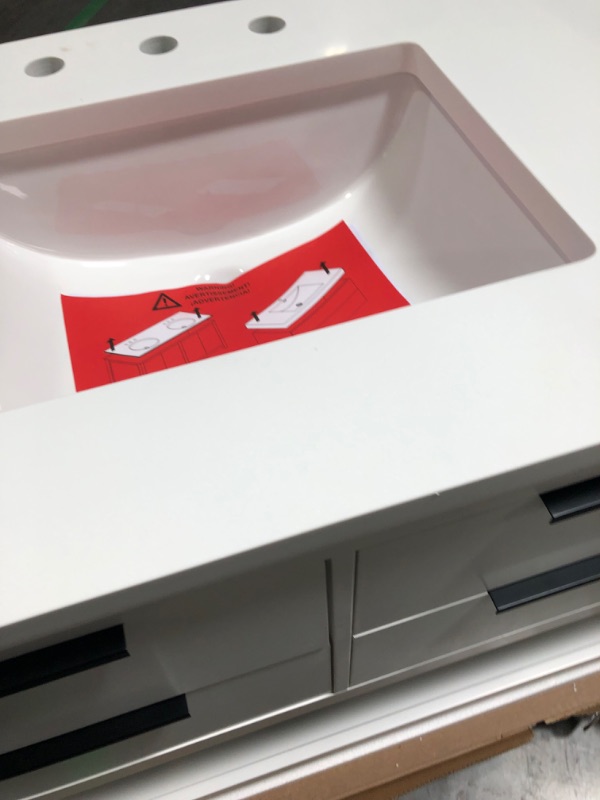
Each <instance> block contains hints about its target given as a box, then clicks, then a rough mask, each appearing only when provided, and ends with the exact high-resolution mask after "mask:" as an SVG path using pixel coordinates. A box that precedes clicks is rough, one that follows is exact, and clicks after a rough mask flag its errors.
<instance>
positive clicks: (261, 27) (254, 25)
mask: <svg viewBox="0 0 600 800" xmlns="http://www.w3.org/2000/svg"><path fill="white" fill-rule="evenodd" d="M248 27H249V28H250V30H251V31H252V32H253V33H277V31H280V30H282V28H285V20H284V19H281V17H257V18H256V19H253V20H252V22H251V23H250V24H249V25H248Z"/></svg>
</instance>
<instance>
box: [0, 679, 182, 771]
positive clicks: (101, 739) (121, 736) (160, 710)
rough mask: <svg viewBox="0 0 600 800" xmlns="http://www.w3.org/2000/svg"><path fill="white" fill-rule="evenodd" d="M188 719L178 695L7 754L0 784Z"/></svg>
mask: <svg viewBox="0 0 600 800" xmlns="http://www.w3.org/2000/svg"><path fill="white" fill-rule="evenodd" d="M189 716H190V713H189V711H188V706H187V701H186V698H185V695H184V694H182V695H179V696H178V697H172V698H169V700H162V701H161V702H160V703H153V704H152V705H150V706H144V708H138V709H136V710H135V711H129V712H128V713H127V714H120V715H119V716H118V717H112V718H111V719H106V720H104V721H102V722H96V723H94V724H93V725H88V726H87V727H85V728H79V730H76V731H70V732H69V733H63V734H62V735H61V736H54V737H53V738H52V739H46V740H45V741H43V742H37V743H36V744H30V745H28V746H27V747H20V748H19V749H18V750H11V751H10V752H9V753H4V754H2V755H0V780H6V779H7V778H16V777H17V776H18V775H24V774H25V773H27V772H33V771H34V770H36V769H41V768H42V767H49V766H50V765H51V764H58V763H59V762H60V761H65V760H66V759H67V758H73V757H74V756H81V755H83V754H84V753H89V752H90V751H92V750H97V749H98V748H100V747H106V746H107V745H109V744H116V742H122V741H124V740H125V739H130V738H131V737H132V736H138V735H139V734H141V733H148V731H153V730H156V728H162V727H164V726H165V725H170V724H171V723H172V722H179V721H181V720H183V719H188V717H189Z"/></svg>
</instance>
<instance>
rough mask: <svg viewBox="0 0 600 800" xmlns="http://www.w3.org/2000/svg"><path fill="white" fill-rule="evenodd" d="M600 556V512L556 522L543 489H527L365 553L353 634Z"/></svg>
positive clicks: (360, 558) (419, 528)
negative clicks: (542, 491) (539, 491)
mask: <svg viewBox="0 0 600 800" xmlns="http://www.w3.org/2000/svg"><path fill="white" fill-rule="evenodd" d="M596 554H600V509H597V508H595V509H592V510H590V511H589V512H588V513H582V514H579V515H577V516H572V517H569V518H565V519H564V520H563V521H560V522H554V521H553V519H552V516H551V514H550V512H549V510H548V508H547V507H546V505H545V503H544V502H543V500H542V498H541V497H540V495H539V494H537V493H535V492H533V491H523V492H520V493H516V494H514V495H512V496H508V497H506V498H502V499H500V500H497V501H496V502H495V503H494V505H493V506H489V505H485V506H481V507H478V508H477V507H474V508H471V509H465V510H463V511H462V512H458V513H456V514H454V515H453V516H452V517H450V518H447V519H437V520H434V521H429V522H423V523H420V524H417V525H413V526H410V527H407V528H406V529H401V530H398V531H397V533H396V534H395V535H394V534H390V538H388V539H387V540H386V541H384V542H382V543H381V544H378V545H375V546H372V547H365V548H363V549H362V550H360V551H359V552H358V556H357V575H356V597H355V608H354V632H355V633H363V632H365V631H369V630H373V629H375V628H378V627H381V626H383V625H389V624H391V623H394V622H398V621H400V620H403V619H408V618H409V617H412V616H415V615H417V614H423V613H425V612H429V611H432V610H434V609H437V608H442V607H444V606H446V605H450V604H452V603H456V602H461V601H464V600H466V599H468V598H474V597H476V596H477V595H480V594H481V593H482V592H485V591H487V589H488V588H493V587H495V586H499V585H502V584H508V583H511V582H513V581H518V580H520V579H523V578H527V577H528V576H531V575H535V574H539V573H543V572H546V571H548V570H551V569H553V568H556V567H560V566H563V565H565V564H569V563H573V562H576V561H578V560H580V559H584V558H586V557H588V556H593V555H596Z"/></svg>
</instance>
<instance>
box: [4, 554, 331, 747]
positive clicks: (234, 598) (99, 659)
mask: <svg viewBox="0 0 600 800" xmlns="http://www.w3.org/2000/svg"><path fill="white" fill-rule="evenodd" d="M311 654H314V655H315V660H316V662H318V664H319V665H320V666H319V669H318V670H315V669H310V670H308V671H307V672H306V680H297V681H296V685H295V686H294V687H293V688H291V689H290V691H289V692H288V693H287V694H286V695H285V697H286V698H289V697H292V698H293V702H297V701H300V700H302V699H305V698H309V697H311V696H313V695H319V694H323V693H324V692H326V691H330V665H329V663H328V662H329V630H328V614H327V596H326V576H325V565H324V563H323V562H321V561H315V560H312V561H310V560H309V561H298V562H293V563H288V564H285V565H282V566H278V567H272V568H269V569H266V570H261V571H258V572H254V573H252V574H250V575H244V576H242V577H240V578H237V579H231V580H227V581H224V582H221V583H218V584H214V585H212V586H207V587H203V588H202V589H198V590H194V591H189V592H185V593H182V594H179V595H176V596H172V597H169V598H167V599H165V600H163V601H161V602H157V603H154V604H152V605H147V606H144V607H140V608H138V609H135V610H133V611H128V612H126V613H124V614H123V615H122V617H120V618H119V619H115V618H111V619H110V620H103V621H100V622H99V623H98V624H97V625H96V626H94V628H93V629H92V630H86V631H83V632H82V631H77V632H72V633H70V634H65V635H64V636H63V637H56V638H55V639H54V640H53V641H51V642H44V643H42V646H40V647H35V648H33V647H32V648H31V649H30V650H29V651H26V652H18V653H11V654H7V657H5V658H3V659H2V658H0V689H1V687H2V675H3V674H4V677H5V690H6V691H4V695H5V696H4V697H1V698H0V717H1V718H2V720H3V724H2V725H1V726H0V754H2V753H6V752H8V751H11V750H15V749H18V748H21V747H24V746H27V745H29V744H31V743H32V742H33V741H40V740H44V739H48V738H51V737H55V736H58V735H61V734H63V733H65V732H68V731H72V730H77V729H80V728H82V727H85V726H89V725H93V724H95V723H97V722H98V721H99V720H105V719H109V718H112V717H115V716H118V715H120V714H123V713H126V712H129V711H133V710H135V709H139V708H143V707H145V706H147V705H149V704H152V703H156V702H159V701H162V700H165V699H167V698H170V697H173V696H179V695H183V694H189V693H193V692H195V691H197V690H200V689H202V690H207V691H206V693H205V695H204V696H205V697H206V698H213V697H216V696H217V695H218V691H217V689H216V688H215V691H214V692H212V694H211V692H210V691H208V690H209V689H210V688H211V687H219V686H227V685H228V684H230V685H231V686H233V685H234V684H233V682H234V681H236V680H238V679H240V678H243V677H244V676H246V675H249V674H256V673H259V672H260V671H261V670H270V669H272V668H274V667H276V666H277V665H279V664H284V663H287V662H291V661H294V660H296V659H301V658H303V657H305V656H310V655H311ZM60 659H62V661H60ZM59 662H60V663H59ZM57 663H59V666H58V667H57V666H56V664H57ZM36 665H37V667H36ZM44 665H46V667H44ZM24 666H25V667H28V673H27V675H26V676H25V677H26V679H25V680H20V679H19V675H18V673H19V671H23V667H24ZM236 685H238V684H236ZM257 691H258V690H257ZM225 694H226V691H225ZM273 696H275V695H272V694H270V693H269V691H268V688H267V687H263V689H262V693H258V694H256V693H255V694H254V695H253V696H250V695H248V696H246V697H239V696H238V699H237V701H236V703H235V705H234V707H232V706H231V705H228V704H227V703H226V702H220V703H217V704H216V705H215V704H214V703H213V705H211V707H210V713H209V712H208V711H207V713H206V714H205V715H204V719H203V724H202V726H201V728H202V731H203V733H209V732H210V731H211V730H218V729H219V728H221V727H223V726H227V725H231V724H234V723H236V722H240V721H243V720H244V719H247V718H248V717H249V716H252V715H254V714H255V713H263V712H264V711H272V710H274V709H273ZM207 702H208V701H207ZM211 702H212V700H211ZM286 702H287V700H286ZM290 702H292V700H290ZM257 709H258V712H257Z"/></svg>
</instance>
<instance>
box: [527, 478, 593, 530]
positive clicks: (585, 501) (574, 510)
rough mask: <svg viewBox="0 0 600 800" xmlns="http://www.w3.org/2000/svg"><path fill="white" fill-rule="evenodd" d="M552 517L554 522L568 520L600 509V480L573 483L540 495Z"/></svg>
mask: <svg viewBox="0 0 600 800" xmlns="http://www.w3.org/2000/svg"><path fill="white" fill-rule="evenodd" d="M540 498H541V500H542V502H543V503H544V505H545V506H546V508H547V509H548V511H549V512H550V516H551V517H552V522H559V521H560V520H561V519H568V518H569V517H574V516H576V515H577V514H584V513H585V512H586V511H593V510H594V509H595V508H600V478H591V479H590V480H588V481H581V483H572V484H571V485H570V486H564V487H563V488H562V489H555V490H554V491H552V492H546V493H545V494H542V495H540Z"/></svg>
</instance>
